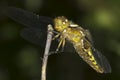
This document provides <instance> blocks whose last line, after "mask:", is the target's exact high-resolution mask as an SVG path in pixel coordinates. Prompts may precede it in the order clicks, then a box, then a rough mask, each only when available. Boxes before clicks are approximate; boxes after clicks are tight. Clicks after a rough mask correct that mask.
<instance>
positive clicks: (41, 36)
mask: <svg viewBox="0 0 120 80" xmlns="http://www.w3.org/2000/svg"><path fill="white" fill-rule="evenodd" d="M21 36H22V37H23V38H24V39H25V40H27V41H29V42H31V43H33V44H35V45H38V46H41V47H43V48H45V45H46V39H47V31H42V30H40V29H37V28H32V27H30V28H24V29H22V30H21ZM57 46H58V41H57V40H54V41H52V43H51V47H50V51H55V50H56V48H57Z"/></svg>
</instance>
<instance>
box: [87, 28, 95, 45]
mask: <svg viewBox="0 0 120 80" xmlns="http://www.w3.org/2000/svg"><path fill="white" fill-rule="evenodd" d="M85 38H86V39H87V40H88V41H89V42H90V43H91V44H92V45H93V39H92V35H91V33H90V31H89V30H88V29H86V30H85Z"/></svg>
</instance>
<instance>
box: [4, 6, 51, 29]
mask: <svg viewBox="0 0 120 80" xmlns="http://www.w3.org/2000/svg"><path fill="white" fill-rule="evenodd" d="M4 14H5V15H7V16H8V17H10V18H11V19H13V20H15V21H17V22H19V23H21V24H23V25H25V26H27V27H35V28H40V29H45V30H46V29H47V28H46V27H47V25H48V24H52V25H53V19H52V18H48V17H45V16H39V15H36V14H34V13H32V12H28V11H25V10H23V9H20V8H15V7H6V8H5V9H4Z"/></svg>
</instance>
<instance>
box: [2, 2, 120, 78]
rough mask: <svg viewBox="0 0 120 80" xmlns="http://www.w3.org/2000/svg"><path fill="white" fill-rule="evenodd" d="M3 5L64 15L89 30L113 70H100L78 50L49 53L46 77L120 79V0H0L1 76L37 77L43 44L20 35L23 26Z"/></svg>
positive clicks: (41, 12) (96, 45)
mask: <svg viewBox="0 0 120 80" xmlns="http://www.w3.org/2000/svg"><path fill="white" fill-rule="evenodd" d="M4 6H14V7H19V8H22V9H25V10H28V11H31V12H35V13H37V14H39V15H42V16H48V17H52V18H54V17H57V16H62V15H63V16H66V17H67V18H69V19H70V20H72V21H74V22H76V23H78V24H79V25H81V26H83V27H84V28H86V29H89V30H90V31H91V34H92V36H93V39H94V44H95V47H96V48H97V49H98V50H99V51H101V53H102V54H103V55H105V56H106V57H107V59H108V60H109V62H110V64H111V67H112V73H110V74H99V73H96V72H95V71H94V70H93V69H92V68H91V67H90V66H88V65H87V64H86V63H85V62H84V61H83V60H82V59H81V58H80V57H79V56H78V55H77V54H74V53H65V54H57V55H51V56H49V60H48V66H47V80H120V73H119V72H120V62H119V61H120V1H119V0H0V80H40V71H41V62H42V60H41V59H40V57H42V55H43V51H44V48H41V47H39V46H36V45H34V44H32V43H30V42H28V41H26V40H24V39H23V38H22V37H21V36H20V35H19V34H20V30H21V29H22V28H23V27H25V26H23V25H21V24H19V23H17V22H15V21H13V20H11V19H10V18H8V17H7V16H5V15H4V14H2V13H1V11H2V10H3V7H4Z"/></svg>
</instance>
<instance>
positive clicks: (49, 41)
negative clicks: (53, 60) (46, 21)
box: [41, 25, 53, 80]
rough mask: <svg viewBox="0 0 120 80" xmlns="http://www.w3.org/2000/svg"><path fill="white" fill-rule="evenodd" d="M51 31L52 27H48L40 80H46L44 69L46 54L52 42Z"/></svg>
mask: <svg viewBox="0 0 120 80" xmlns="http://www.w3.org/2000/svg"><path fill="white" fill-rule="evenodd" d="M52 31H53V28H52V25H48V34H47V41H46V47H45V52H44V56H43V62H42V71H41V80H46V67H47V60H48V55H49V54H48V53H49V50H50V45H51V41H52V35H53V33H52Z"/></svg>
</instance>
